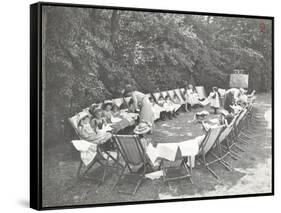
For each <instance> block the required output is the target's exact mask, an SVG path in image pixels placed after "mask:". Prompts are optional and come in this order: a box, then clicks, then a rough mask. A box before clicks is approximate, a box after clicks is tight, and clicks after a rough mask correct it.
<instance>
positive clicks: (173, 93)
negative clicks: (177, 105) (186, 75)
mask: <svg viewBox="0 0 281 213" xmlns="http://www.w3.org/2000/svg"><path fill="white" fill-rule="evenodd" d="M167 93H168V95H169V96H170V98H171V100H172V101H174V95H175V91H174V90H169V91H167Z"/></svg>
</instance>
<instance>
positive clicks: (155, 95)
mask: <svg viewBox="0 0 281 213" xmlns="http://www.w3.org/2000/svg"><path fill="white" fill-rule="evenodd" d="M152 95H153V96H154V98H155V100H156V102H157V101H158V98H159V97H160V96H161V93H160V92H155V93H153V94H152Z"/></svg>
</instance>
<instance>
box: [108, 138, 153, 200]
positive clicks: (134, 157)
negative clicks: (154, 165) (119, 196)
mask: <svg viewBox="0 0 281 213" xmlns="http://www.w3.org/2000/svg"><path fill="white" fill-rule="evenodd" d="M113 139H114V141H115V142H116V144H117V147H118V149H119V151H120V153H121V156H122V158H123V160H124V163H125V166H124V168H123V169H122V171H121V173H120V175H119V177H118V180H117V182H116V184H115V186H114V188H116V187H117V186H118V184H119V183H120V181H121V180H122V179H123V178H125V177H136V178H138V181H137V183H136V185H135V187H134V190H133V191H132V192H128V191H122V190H118V192H120V193H124V194H131V195H134V194H135V193H136V192H137V190H138V188H139V187H140V185H141V183H142V181H143V179H144V177H145V173H146V170H147V167H148V166H149V162H148V160H147V158H146V155H145V151H144V147H143V145H142V144H141V141H140V138H139V136H137V135H113ZM141 165H142V166H143V171H142V172H141V173H138V172H135V171H133V168H132V166H141Z"/></svg>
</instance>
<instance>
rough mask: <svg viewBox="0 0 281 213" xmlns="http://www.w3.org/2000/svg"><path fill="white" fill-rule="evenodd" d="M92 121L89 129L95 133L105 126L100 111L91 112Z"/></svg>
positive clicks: (104, 120)
mask: <svg viewBox="0 0 281 213" xmlns="http://www.w3.org/2000/svg"><path fill="white" fill-rule="evenodd" d="M92 113H93V114H92V116H93V118H92V120H91V121H90V124H91V127H92V128H93V129H94V131H95V132H99V131H102V130H103V129H105V128H106V126H107V121H106V118H105V117H104V116H103V110H102V109H96V110H94V112H92Z"/></svg>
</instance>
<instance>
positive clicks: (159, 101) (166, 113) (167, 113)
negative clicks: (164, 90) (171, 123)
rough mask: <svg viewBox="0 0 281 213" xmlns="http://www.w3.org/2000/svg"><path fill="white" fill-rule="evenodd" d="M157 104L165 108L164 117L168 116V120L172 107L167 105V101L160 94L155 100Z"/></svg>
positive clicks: (170, 117) (170, 116)
mask: <svg viewBox="0 0 281 213" xmlns="http://www.w3.org/2000/svg"><path fill="white" fill-rule="evenodd" d="M157 102H158V104H159V106H161V107H163V108H164V110H165V117H168V118H169V119H170V120H171V119H172V111H173V110H172V109H171V108H170V107H169V106H168V105H167V102H166V101H165V99H164V98H163V96H160V97H159V98H158V100H157Z"/></svg>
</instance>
